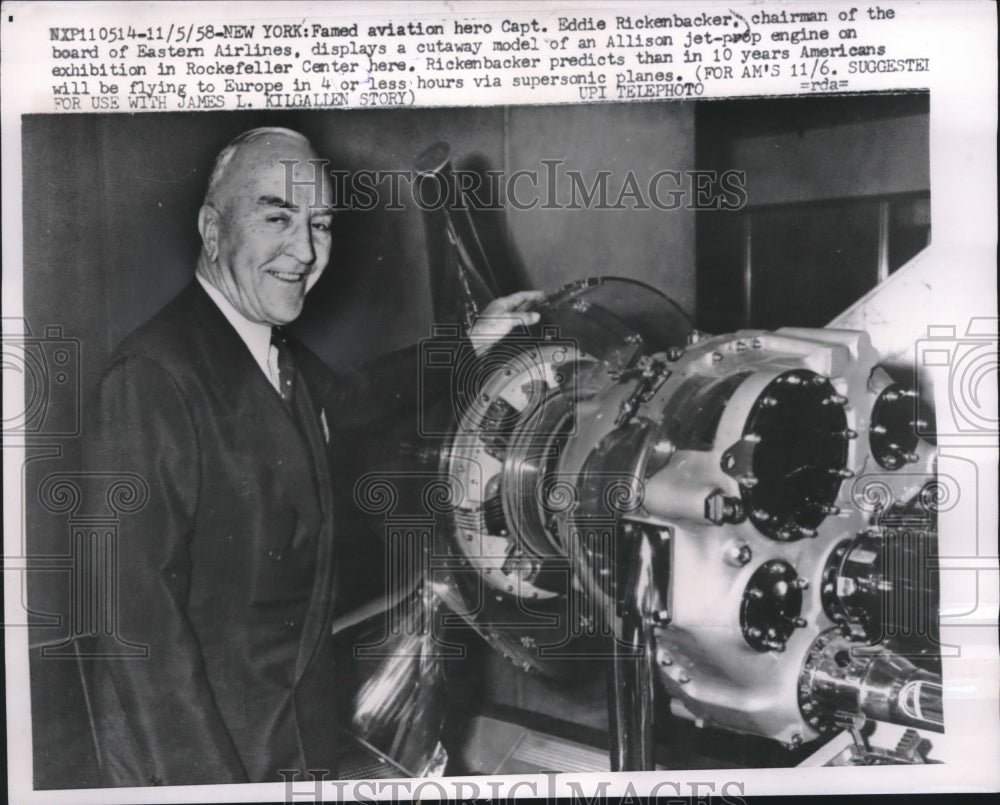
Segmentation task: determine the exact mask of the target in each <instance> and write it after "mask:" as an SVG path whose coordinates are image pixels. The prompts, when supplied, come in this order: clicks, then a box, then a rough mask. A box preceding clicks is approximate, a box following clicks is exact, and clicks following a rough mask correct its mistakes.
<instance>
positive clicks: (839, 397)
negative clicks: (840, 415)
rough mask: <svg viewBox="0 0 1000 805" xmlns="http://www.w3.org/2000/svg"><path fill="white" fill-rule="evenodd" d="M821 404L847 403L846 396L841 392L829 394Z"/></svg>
mask: <svg viewBox="0 0 1000 805" xmlns="http://www.w3.org/2000/svg"><path fill="white" fill-rule="evenodd" d="M823 405H847V397H845V396H844V395H843V394H831V395H830V396H829V397H827V398H826V399H824V400H823Z"/></svg>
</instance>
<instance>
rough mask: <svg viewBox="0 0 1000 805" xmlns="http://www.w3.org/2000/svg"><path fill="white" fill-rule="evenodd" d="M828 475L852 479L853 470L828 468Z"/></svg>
mask: <svg viewBox="0 0 1000 805" xmlns="http://www.w3.org/2000/svg"><path fill="white" fill-rule="evenodd" d="M830 474H831V475H839V476H840V477H841V478H853V477H854V470H849V469H847V468H844V469H839V470H837V469H834V468H833V467H831V468H830Z"/></svg>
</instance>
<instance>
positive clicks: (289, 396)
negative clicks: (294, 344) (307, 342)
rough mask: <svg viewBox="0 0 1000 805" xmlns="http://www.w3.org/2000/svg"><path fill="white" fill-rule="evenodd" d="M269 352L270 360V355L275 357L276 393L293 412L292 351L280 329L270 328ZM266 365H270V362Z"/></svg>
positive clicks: (293, 378) (293, 370)
mask: <svg viewBox="0 0 1000 805" xmlns="http://www.w3.org/2000/svg"><path fill="white" fill-rule="evenodd" d="M271 350H272V353H271V355H269V356H268V357H269V358H270V357H271V356H272V355H273V356H274V357H275V361H274V364H275V366H276V368H277V372H276V375H277V377H276V379H277V381H278V393H279V394H280V395H281V399H282V400H284V402H285V405H287V406H288V408H289V410H294V408H293V402H294V399H295V397H294V395H295V364H294V362H293V361H292V350H291V349H290V348H289V346H288V336H287V335H286V334H285V331H284V330H282V329H281V328H280V327H272V328H271ZM268 363H269V364H270V363H271V361H268Z"/></svg>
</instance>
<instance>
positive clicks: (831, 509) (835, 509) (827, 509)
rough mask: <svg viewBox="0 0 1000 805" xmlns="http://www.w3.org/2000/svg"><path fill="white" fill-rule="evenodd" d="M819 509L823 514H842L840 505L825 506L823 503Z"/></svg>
mask: <svg viewBox="0 0 1000 805" xmlns="http://www.w3.org/2000/svg"><path fill="white" fill-rule="evenodd" d="M819 510H820V511H821V512H822V513H823V514H840V507H839V506H823V505H820V506H819Z"/></svg>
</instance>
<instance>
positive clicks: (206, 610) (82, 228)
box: [3, 4, 997, 802]
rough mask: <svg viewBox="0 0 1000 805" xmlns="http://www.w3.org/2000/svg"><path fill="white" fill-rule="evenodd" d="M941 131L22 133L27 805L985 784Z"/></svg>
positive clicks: (704, 111)
mask: <svg viewBox="0 0 1000 805" xmlns="http://www.w3.org/2000/svg"><path fill="white" fill-rule="evenodd" d="M897 5H898V4H897ZM397 8H399V7H397ZM714 8H715V9H716V10H721V9H722V7H721V6H715V7H714ZM392 11H393V12H394V13H396V15H397V16H401V15H402V12H401V11H400V12H395V11H394V10H392ZM6 13H7V7H6V6H5V16H6ZM15 13H16V12H15ZM782 13H785V12H782ZM470 14H471V12H470ZM529 16H530V15H529ZM737 16H738V15H737ZM463 19H464V18H463ZM647 19H648V17H647ZM740 19H742V18H740ZM842 19H843V18H842ZM873 19H874V17H873ZM413 24H414V23H410V25H411V27H412V25H413ZM560 24H562V23H560ZM619 24H621V23H619ZM675 24H676V23H675ZM574 25H576V26H579V27H581V28H582V27H583V23H582V22H575V23H574ZM569 30H571V31H572V30H574V29H573V28H570V29H569ZM803 30H804V29H803ZM410 33H413V32H412V31H410ZM530 35H531V31H530V30H529V28H528V26H527V24H525V28H524V36H525V37H529V36H530ZM677 35H678V36H679V33H677ZM702 35H703V36H707V34H702ZM55 36H56V34H53V37H55ZM53 47H55V46H54V45H53ZM140 47H142V46H141V45H140ZM994 66H995V65H994ZM161 70H162V67H161ZM442 75H443V73H442ZM120 80H121V81H123V82H124V84H125V85H126V86H127V85H128V83H129V79H128V78H124V79H120ZM935 92H936V90H933V91H932V90H931V89H930V88H929V86H919V85H918V84H913V85H911V86H907V87H906V88H905V90H898V91H893V92H887V91H865V92H861V91H855V92H844V93H840V92H837V93H822V94H819V93H813V94H800V95H775V96H763V95H761V96H753V97H711V98H702V99H691V98H686V99H648V100H642V101H634V100H612V99H610V98H608V99H606V100H604V99H602V100H604V102H600V103H559V104H549V103H542V104H537V103H531V104H527V103H518V102H509V103H506V102H505V103H495V104H493V103H491V104H489V105H448V106H441V107H426V108H370V109H369V108H343V109H331V108H238V109H227V110H225V111H218V110H212V109H197V110H191V111H179V110H167V111H148V110H117V111H106V110H98V109H95V110H91V111H88V112H87V113H73V112H70V111H58V112H38V111H31V110H28V111H25V112H24V113H23V114H20V115H18V116H17V123H16V125H17V127H18V130H19V140H18V142H19V146H18V147H19V153H18V154H17V156H18V159H19V166H20V170H19V177H18V178H19V182H20V196H19V210H20V220H18V221H11V220H8V215H7V214H5V216H4V232H5V238H6V236H7V233H9V232H10V231H11V230H16V232H17V235H18V236H19V238H20V241H19V244H20V249H21V250H20V265H19V266H18V271H17V272H16V276H17V283H16V284H15V283H13V282H12V281H11V276H12V273H13V272H12V271H11V268H10V266H9V265H8V257H7V255H8V254H9V253H8V252H5V258H4V296H5V297H8V296H9V295H10V293H11V292H16V293H17V294H18V301H19V305H18V307H17V308H16V310H17V311H18V315H17V316H9V315H8V313H9V312H11V308H9V307H7V302H6V301H5V312H4V343H3V348H4V373H5V383H4V385H5V401H4V446H5V468H4V477H5V496H10V495H15V494H16V495H19V496H20V505H19V512H20V524H19V529H18V531H19V533H11V525H10V523H11V521H10V519H5V552H4V553H5V570H4V583H5V596H6V610H5V612H6V615H5V634H6V636H7V648H8V655H7V656H8V664H7V681H8V691H7V693H8V698H7V708H8V710H7V713H8V741H11V740H12V736H15V738H16V737H17V736H20V738H21V739H23V743H22V744H21V745H20V746H19V747H18V749H17V750H16V751H17V755H16V757H17V758H30V762H29V763H28V764H27V765H26V766H25V767H24V768H21V769H20V774H21V775H22V779H23V780H24V783H23V785H24V786H25V789H22V790H28V791H29V792H32V793H34V794H39V795H42V796H45V795H47V794H51V795H53V796H55V795H59V794H67V795H68V792H69V791H70V790H72V791H73V793H74V796H79V797H81V799H80V800H79V801H81V802H82V801H116V802H117V801H121V802H126V801H128V802H131V801H139V800H143V801H147V800H146V798H147V797H148V796H152V797H154V800H152V801H160V800H156V799H155V797H156V794H155V790H156V789H157V788H159V787H171V790H172V791H173V792H174V793H175V797H177V798H185V799H188V798H191V797H193V798H194V799H195V800H199V801H243V795H242V794H241V793H240V792H241V791H247V792H252V791H255V790H257V789H255V788H253V786H252V785H251V784H257V785H259V784H272V787H268V788H261V789H260V790H261V791H264V792H267V794H268V798H277V799H282V798H284V800H285V801H289V802H290V801H348V800H353V799H358V798H360V799H366V798H367V799H369V800H382V799H386V800H396V799H409V798H412V799H414V800H419V799H421V798H424V799H428V798H430V799H440V800H442V801H448V800H449V799H450V798H451V797H455V798H456V800H457V799H462V798H463V797H469V796H470V795H471V796H472V797H473V798H487V797H490V796H491V795H492V796H494V797H496V796H499V794H498V793H497V791H498V790H499V789H498V790H492V789H490V788H489V787H487V785H486V781H492V780H495V779H497V780H504V781H506V783H505V784H506V785H507V786H508V787H507V788H505V789H504V791H505V792H508V793H507V794H506V795H507V796H508V797H511V796H526V795H529V794H530V795H534V796H538V795H542V796H544V795H545V793H546V791H551V790H552V789H551V788H546V787H545V786H546V783H552V782H553V781H554V780H555V779H556V777H557V776H559V777H564V776H566V775H570V776H571V777H570V778H567V779H570V782H569V783H568V786H569V787H568V788H564V789H562V790H563V792H564V793H568V794H569V795H570V796H571V797H577V798H578V799H580V800H581V801H582V800H583V799H587V800H588V801H589V800H590V799H592V798H593V797H595V796H607V795H610V794H612V793H616V792H617V793H618V794H619V795H620V794H621V793H622V791H624V790H625V789H623V788H622V787H621V786H622V785H623V784H627V785H628V786H632V785H633V781H634V782H635V785H636V786H637V787H636V788H634V789H632V791H633V793H635V792H642V793H644V794H646V795H649V796H650V797H651V798H652V797H667V798H670V797H674V798H677V797H680V798H686V799H692V801H693V800H694V799H699V798H701V797H704V796H708V795H711V796H714V797H721V798H722V800H723V801H726V802H743V801H744V799H743V797H744V795H747V794H750V793H755V792H756V791H757V789H755V788H754V787H753V786H754V784H753V783H752V782H750V783H748V782H747V781H748V780H751V781H752V780H760V779H766V780H775V781H777V782H776V783H775V786H776V787H780V785H781V781H782V780H784V779H786V777H783V776H782V775H787V776H788V778H790V776H791V775H809V774H812V773H814V770H817V769H821V768H831V767H838V771H837V772H831V774H841V775H843V777H842V778H837V779H839V780H842V785H843V788H842V789H840V790H843V791H848V790H854V791H858V792H869V791H888V790H893V791H896V790H898V791H906V790H911V789H910V786H909V785H908V784H907V782H906V780H907V778H906V777H905V776H896V777H880V776H879V775H882V774H884V773H889V774H893V773H898V774H906V773H911V774H920V773H923V770H924V769H926V768H927V767H944V768H946V769H947V768H951V769H955V768H958V767H959V766H960V765H961V764H962V763H963V762H967V761H968V757H969V755H968V751H969V750H968V747H969V746H970V745H976V744H977V743H979V744H981V745H983V746H990V745H993V744H992V743H991V742H994V741H995V739H996V732H997V729H996V728H997V724H996V719H995V713H993V712H992V711H989V712H988V713H987V715H988V718H984V720H983V723H980V724H977V723H975V719H974V718H973V717H972V716H971V715H970V714H971V713H975V712H976V711H977V709H980V708H983V707H986V708H989V707H993V706H994V705H995V704H996V690H995V689H990V686H989V680H990V679H994V677H995V673H996V665H995V653H996V646H995V625H996V605H995V591H993V589H992V586H993V585H995V582H996V574H995V572H993V570H992V567H993V566H994V565H995V563H996V560H995V553H996V551H995V544H991V543H990V540H991V539H993V540H995V528H994V527H993V526H995V504H996V501H995V490H994V489H992V488H991V487H990V485H989V484H988V483H987V481H988V476H986V475H984V474H983V470H982V461H981V459H982V458H983V457H988V456H989V455H993V454H995V443H996V423H997V420H996V389H995V386H996V376H997V373H996V349H997V318H996V298H995V278H994V279H992V280H991V282H993V283H994V285H993V286H992V292H993V296H992V297H990V296H989V293H990V290H991V287H990V286H989V284H987V283H983V284H982V286H981V287H982V292H983V296H982V304H981V307H974V306H973V307H971V308H970V306H969V304H968V300H969V299H970V298H971V299H975V298H976V291H975V290H974V289H973V286H975V285H976V284H977V283H981V282H982V278H983V276H984V272H983V271H981V270H980V269H979V268H978V267H977V268H976V269H975V270H972V269H969V270H968V274H967V276H966V277H965V278H964V279H963V271H964V270H965V268H963V264H962V262H961V261H960V260H954V259H952V258H951V257H950V255H949V254H948V253H946V252H945V250H944V249H943V248H941V243H942V239H943V238H942V234H941V232H940V231H939V229H938V224H937V222H938V221H939V220H940V219H941V218H942V217H950V216H954V215H955V210H953V209H952V208H951V207H948V208H947V209H946V210H944V211H942V202H941V198H942V196H944V197H946V198H947V199H948V200H949V204H951V200H952V199H953V198H954V192H953V188H946V189H945V191H944V193H941V194H939V192H938V187H939V186H940V185H941V184H942V183H941V182H940V181H939V180H938V179H937V178H935V177H939V176H940V175H941V171H940V170H938V167H937V166H938V165H939V164H940V163H939V162H938V161H937V160H938V157H937V154H938V148H937V146H935V142H939V140H936V138H935V135H934V134H933V132H934V123H935V114H936V111H935V110H936V109H937V108H938V107H937V106H936V103H937V101H936V96H935V94H934V93H935ZM150 95H152V93H150ZM5 105H6V101H5ZM297 105H298V106H299V107H311V106H312V103H310V102H305V101H302V99H301V98H300V102H299V103H298V104H297ZM317 105H321V104H317ZM293 106H295V104H293ZM126 112H127V113H126ZM4 125H5V126H7V125H8V118H7V117H6V116H5V123H4ZM994 134H995V132H994ZM5 136H6V129H5ZM955 148H956V149H961V148H962V145H961V143H956V144H955ZM8 153H9V151H8V149H7V148H5V155H4V159H5V173H6V172H7V170H8V167H9V166H8V163H7V160H8ZM994 164H995V163H994ZM991 176H992V174H991ZM990 181H991V182H992V181H995V179H992V178H991V179H990ZM5 188H6V185H5ZM6 198H7V196H6V190H5V206H7V205H6ZM932 213H933V214H932ZM994 217H995V216H994ZM948 225H951V224H950V223H949V224H948ZM993 225H994V229H993V235H992V237H993V238H994V243H995V221H993ZM949 231H950V230H949ZM948 237H951V236H950V235H948ZM944 242H946V243H947V242H950V241H949V240H945V241H944ZM994 267H995V263H994ZM977 304H978V303H977ZM15 320H16V321H15ZM9 375H16V376H17V377H18V382H19V386H18V389H19V394H20V399H19V400H15V401H14V403H15V404H16V405H18V406H19V407H12V404H11V400H10V398H9V396H8V393H7V391H8V390H7V386H8V376H9ZM991 395H992V396H991ZM10 446H13V447H15V448H16V449H17V450H18V453H17V461H16V463H15V461H14V460H13V458H12V456H11V454H10V453H9V451H8V449H7V448H8V447H10ZM963 451H966V452H963ZM976 451H978V452H976ZM991 451H992V452H991ZM968 455H972V456H973V458H969V457H968ZM12 469H13V470H14V473H13V476H12V475H11V470H12ZM994 469H995V468H994ZM990 517H992V518H993V521H992V522H991V521H990V519H988V518H990ZM969 523H972V525H973V526H974V527H969ZM991 533H992V534H993V536H990V535H991ZM991 557H992V558H991ZM15 576H16V580H17V583H16V587H15V588H14V589H12V588H11V583H12V579H13V578H14V577H15ZM970 580H971V582H970ZM977 585H978V586H977ZM969 589H972V590H973V592H972V598H971V603H970V599H969V598H968V597H963V595H964V594H965V593H961V594H959V595H958V597H957V598H956V597H955V595H956V592H955V591H956V590H959V591H965V592H967V591H968V590H969ZM977 591H978V592H977ZM956 602H957V603H956ZM991 602H993V603H991ZM12 603H13V604H16V605H17V606H16V607H15V606H12ZM958 627H961V628H962V629H964V631H962V632H961V634H962V636H961V637H960V638H959V637H956V636H955V635H956V634H957V633H958V631H960V630H959V629H958ZM990 632H992V633H993V639H992V642H991V640H990V639H989V638H988V637H987V634H988V633H990ZM13 635H16V638H15V637H12V636H13ZM14 640H16V641H17V642H16V646H15V649H16V652H15V653H12V641H14ZM12 657H16V659H17V662H18V664H19V665H18V668H17V669H14V666H13V665H12V663H11V659H12ZM977 662H978V663H979V664H978V665H975V670H974V671H969V670H968V669H969V668H970V664H971V663H977ZM12 669H13V670H14V671H16V674H15V677H14V678H16V679H18V680H19V681H20V683H21V684H23V687H20V688H19V689H18V690H17V692H16V693H15V692H14V688H12V682H11V679H12ZM984 680H987V681H986V682H985V683H984ZM984 684H985V688H986V689H984V688H983V685H984ZM994 687H995V686H994ZM990 697H992V698H990ZM15 700H19V703H18V704H16V706H15V710H13V711H12V705H13V704H14V702H15ZM994 709H995V707H994ZM13 714H17V715H21V714H23V715H24V716H25V718H24V719H23V721H22V723H21V726H20V727H19V728H18V729H19V730H21V731H20V732H18V733H16V735H15V733H12V732H11V729H12V727H11V724H12V723H13V721H12V718H13ZM977 730H982V733H981V734H978V733H977ZM11 757H12V758H13V757H15V755H11ZM902 767H906V769H905V770H904V769H903V768H902ZM914 767H919V768H914ZM887 768H890V769H896V772H886V769H887ZM933 771H934V770H933V769H931V771H930V772H928V773H929V774H932V773H933ZM9 773H10V774H12V773H13V767H11V769H10V771H9ZM815 773H816V774H819V772H815ZM755 774H757V775H771V776H766V777H762V776H757V777H754V776H753V775H755ZM454 779H460V780H462V781H464V782H462V783H457V784H455V785H457V786H458V788H450V787H448V781H449V780H454ZM803 779H805V778H803ZM808 779H809V780H819V779H820V778H819V777H811V778H808ZM830 779H832V778H830ZM910 779H911V780H914V781H916V780H918V779H924V778H916V777H912V778H910ZM927 779H931V778H927ZM391 780H406V781H407V783H406V787H405V788H404V789H399V788H394V787H392V786H391V785H390V787H388V788H387V787H385V785H386V783H385V782H384V781H391ZM480 780H481V781H483V782H482V783H480V782H477V781H480ZM380 781H383V782H380ZM513 781H520V784H522V785H524V786H526V787H525V788H524V790H523V791H522V792H521V793H520V794H518V793H517V792H514V791H512V786H511V783H512V782H513ZM463 785H464V786H466V788H465V789H464V790H463V789H462V788H461V786H463ZM803 785H809V786H813V787H812V789H811V792H812V793H821V792H823V791H824V790H825V789H824V788H823V787H822V786H821V785H820V784H819V783H818V782H817V783H815V784H813V783H803ZM913 785H914V786H917V785H919V783H918V782H914V783H913ZM205 786H208V788H204V787H205ZM232 786H237V787H236V788H233V787H232ZM244 786H246V788H243V787H244ZM359 786H364V787H359ZM470 786H471V787H470ZM185 787H197V788H196V789H192V788H187V789H185ZM763 788H764V789H766V788H767V785H764V786H763ZM938 788H939V790H945V789H943V788H941V786H940V785H939V786H938ZM185 790H188V791H195V790H196V791H197V792H198V793H197V794H185ZM796 790H801V789H796ZM917 790H919V789H917ZM769 793H779V791H777V790H775V789H774V788H772V790H771V791H769ZM94 796H96V797H97V799H93V797H94ZM248 796H250V795H249V794H248ZM88 797H90V798H88ZM258 798H259V796H258ZM39 801H42V800H39ZM48 801H54V800H48ZM74 801H75V800H74ZM163 801H167V800H163ZM170 801H175V800H173V799H171V800H170Z"/></svg>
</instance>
